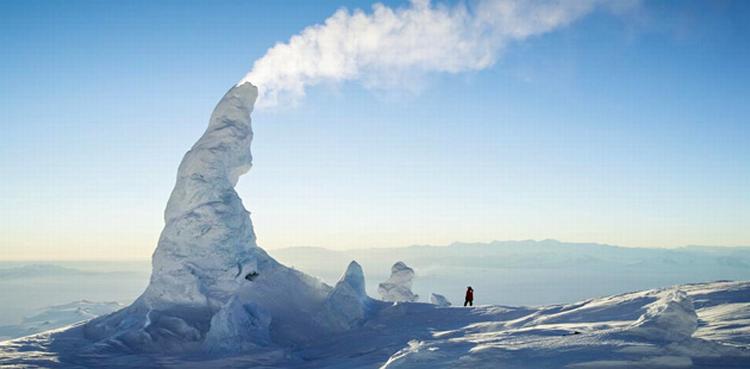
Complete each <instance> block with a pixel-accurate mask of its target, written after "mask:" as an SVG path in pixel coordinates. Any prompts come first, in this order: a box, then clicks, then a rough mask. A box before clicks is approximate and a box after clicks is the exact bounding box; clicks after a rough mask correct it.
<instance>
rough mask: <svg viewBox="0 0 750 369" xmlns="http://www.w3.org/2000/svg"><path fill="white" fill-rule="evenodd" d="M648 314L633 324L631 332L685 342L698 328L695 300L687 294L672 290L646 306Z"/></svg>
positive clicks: (646, 336) (653, 337)
mask: <svg viewBox="0 0 750 369" xmlns="http://www.w3.org/2000/svg"><path fill="white" fill-rule="evenodd" d="M646 309H647V310H646V313H644V314H643V315H641V317H640V318H638V320H637V321H635V322H634V323H633V325H632V326H631V328H630V332H631V333H634V334H636V335H639V336H642V337H645V338H648V339H651V340H663V341H670V342H671V341H684V340H686V339H689V338H690V337H691V336H692V335H693V333H695V330H696V329H697V328H698V315H697V314H696V313H695V308H694V307H693V300H692V299H691V298H690V296H688V295H687V294H686V293H685V292H683V291H680V290H677V289H675V290H672V291H670V292H668V293H666V294H664V295H663V296H662V297H661V298H659V299H658V300H656V301H654V302H652V303H651V304H649V305H647V306H646Z"/></svg>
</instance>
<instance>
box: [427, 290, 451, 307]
mask: <svg viewBox="0 0 750 369" xmlns="http://www.w3.org/2000/svg"><path fill="white" fill-rule="evenodd" d="M430 302H431V303H432V304H434V305H437V306H451V305H452V304H451V302H450V301H448V299H447V298H446V297H445V296H443V295H440V294H437V293H433V294H432V295H430Z"/></svg>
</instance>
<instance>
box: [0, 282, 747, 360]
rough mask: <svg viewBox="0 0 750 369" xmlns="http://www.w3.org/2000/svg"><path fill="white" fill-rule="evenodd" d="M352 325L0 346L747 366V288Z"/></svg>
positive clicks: (86, 355) (411, 312)
mask: <svg viewBox="0 0 750 369" xmlns="http://www.w3.org/2000/svg"><path fill="white" fill-rule="evenodd" d="M371 306H372V307H373V309H374V310H373V311H370V312H369V318H367V319H366V320H365V321H363V322H362V323H361V324H360V325H357V326H355V327H352V328H351V329H349V330H344V331H342V332H341V333H339V334H335V335H329V336H328V337H326V338H324V339H317V340H313V341H310V342H307V343H305V344H302V345H298V346H285V345H280V344H275V343H271V344H269V345H267V346H264V347H258V348H255V349H251V350H249V351H248V352H245V353H238V354H232V355H228V356H227V355H221V356H219V355H215V354H213V355H212V354H210V353H195V352H193V353H189V354H183V355H174V356H169V355H162V354H153V353H152V354H132V353H127V352H121V351H116V350H115V351H112V350H109V351H106V350H105V351H96V350H91V349H89V350H81V349H80V347H85V346H86V345H88V344H89V343H88V342H87V341H86V339H85V338H84V337H83V335H82V329H81V327H82V326H80V325H79V326H75V327H71V328H68V329H64V330H59V331H54V332H50V333H45V334H40V335H36V336H31V337H26V338H22V339H18V340H15V341H6V342H4V343H2V344H0V366H2V367H11V368H13V367H16V368H151V367H153V368H250V367H253V368H256V367H261V368H498V367H502V368H534V369H539V368H748V367H750V282H714V283H703V284H690V285H682V286H676V287H674V288H667V289H658V290H648V291H641V292H633V293H627V294H622V295H616V296H609V297H603V298H596V299H590V300H586V301H581V302H578V303H575V304H569V305H554V306H543V307H507V306H491V305H490V306H478V307H474V308H464V307H440V306H436V305H432V304H426V303H409V302H407V303H396V304H386V303H382V302H377V301H376V302H375V303H374V304H372V305H371Z"/></svg>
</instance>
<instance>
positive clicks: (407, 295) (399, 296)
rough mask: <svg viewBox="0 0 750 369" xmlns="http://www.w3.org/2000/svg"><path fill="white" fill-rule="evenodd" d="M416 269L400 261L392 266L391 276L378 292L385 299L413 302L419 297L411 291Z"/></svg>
mask: <svg viewBox="0 0 750 369" xmlns="http://www.w3.org/2000/svg"><path fill="white" fill-rule="evenodd" d="M413 279H414V269H412V268H409V267H408V266H407V265H406V264H404V263H403V262H401V261H399V262H397V263H396V264H393V266H392V267H391V276H390V278H388V280H387V281H385V282H383V283H381V284H380V285H379V286H378V293H379V294H380V298H381V299H382V300H383V301H390V302H407V301H408V302H413V301H417V299H419V296H417V295H415V294H414V292H412V291H411V283H412V280H413Z"/></svg>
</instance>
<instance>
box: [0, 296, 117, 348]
mask: <svg viewBox="0 0 750 369" xmlns="http://www.w3.org/2000/svg"><path fill="white" fill-rule="evenodd" d="M122 308H123V305H122V304H120V303H117V302H95V301H88V300H81V301H74V302H71V303H68V304H63V305H55V306H50V307H47V308H45V309H41V310H40V311H37V312H36V313H34V314H32V315H29V316H27V317H24V318H23V320H22V321H21V322H20V323H19V324H13V325H5V326H0V340H3V339H9V338H15V337H22V336H28V335H32V334H35V333H39V332H44V331H49V330H51V329H56V328H61V327H65V326H68V325H71V324H73V323H78V322H81V321H85V320H89V319H92V318H96V317H98V316H100V315H104V314H109V313H111V312H114V311H117V310H119V309H122Z"/></svg>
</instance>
